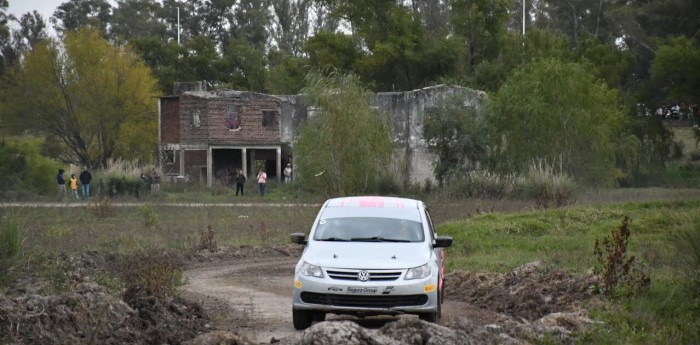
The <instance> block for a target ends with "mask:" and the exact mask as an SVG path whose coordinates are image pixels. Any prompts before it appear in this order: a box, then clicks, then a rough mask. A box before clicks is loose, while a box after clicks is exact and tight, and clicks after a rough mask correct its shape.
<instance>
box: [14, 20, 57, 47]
mask: <svg viewBox="0 0 700 345" xmlns="http://www.w3.org/2000/svg"><path fill="white" fill-rule="evenodd" d="M12 36H13V40H14V45H15V47H16V48H15V49H16V50H17V51H28V50H31V49H32V48H33V47H34V46H35V45H36V44H38V43H39V42H42V41H45V40H47V39H48V37H49V36H48V35H47V34H46V22H45V21H44V18H42V17H41V14H39V12H37V11H33V12H28V13H25V14H23V15H22V17H20V19H19V30H17V31H15V32H13V34H12Z"/></svg>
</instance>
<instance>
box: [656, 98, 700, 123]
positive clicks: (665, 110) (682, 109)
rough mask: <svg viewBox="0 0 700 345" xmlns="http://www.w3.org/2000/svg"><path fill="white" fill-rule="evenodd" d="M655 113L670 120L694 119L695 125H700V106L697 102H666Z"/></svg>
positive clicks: (663, 118)
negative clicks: (687, 103) (688, 103)
mask: <svg viewBox="0 0 700 345" xmlns="http://www.w3.org/2000/svg"><path fill="white" fill-rule="evenodd" d="M654 115H655V116H656V117H658V118H660V119H662V120H668V121H693V127H696V128H697V127H698V126H700V106H698V105H697V104H690V105H686V104H685V103H680V104H677V103H676V104H664V105H661V106H659V107H658V108H657V109H656V111H655V112H654Z"/></svg>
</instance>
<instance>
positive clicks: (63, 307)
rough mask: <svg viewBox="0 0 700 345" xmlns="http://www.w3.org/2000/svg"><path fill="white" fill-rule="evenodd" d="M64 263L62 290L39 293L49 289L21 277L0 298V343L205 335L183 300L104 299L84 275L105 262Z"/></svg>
mask: <svg viewBox="0 0 700 345" xmlns="http://www.w3.org/2000/svg"><path fill="white" fill-rule="evenodd" d="M67 261H68V262H70V269H69V272H68V273H67V274H68V276H69V277H70V278H69V282H68V291H66V292H63V293H57V294H40V293H39V292H43V291H44V290H47V289H44V288H38V289H37V288H36V287H46V286H49V285H50V284H48V283H46V282H45V281H43V280H42V279H41V278H39V277H35V276H27V277H24V278H22V279H18V280H17V281H16V282H15V283H14V284H13V286H12V288H11V289H9V294H7V295H6V296H3V297H0V343H13V344H165V343H167V344H180V343H182V342H184V341H187V340H190V339H193V338H194V337H195V336H196V335H197V334H199V333H202V332H203V331H205V330H207V326H208V324H209V321H208V319H207V317H206V315H205V314H204V312H203V310H202V308H201V307H199V306H198V305H196V304H193V303H190V302H187V301H185V300H183V299H180V298H177V297H175V298H168V297H162V296H156V295H152V294H148V293H146V292H144V291H139V290H129V291H126V293H125V294H124V297H123V299H120V298H119V297H115V296H111V295H109V294H106V293H105V292H104V290H103V288H102V287H101V286H99V285H98V284H97V283H95V282H93V281H92V280H91V278H90V276H89V275H88V272H90V271H91V270H93V269H97V266H99V265H100V264H101V263H104V262H105V261H108V260H104V258H101V257H100V256H99V255H97V254H95V253H92V254H89V255H81V256H79V257H76V258H68V260H67Z"/></svg>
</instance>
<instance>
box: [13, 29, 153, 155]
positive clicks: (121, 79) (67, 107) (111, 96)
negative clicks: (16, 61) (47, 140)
mask: <svg viewBox="0 0 700 345" xmlns="http://www.w3.org/2000/svg"><path fill="white" fill-rule="evenodd" d="M10 93H11V95H10V97H8V98H7V99H8V102H11V103H9V104H8V105H9V109H10V117H12V118H13V119H14V121H12V122H13V124H14V127H15V128H16V129H18V130H23V129H29V130H32V131H33V132H35V133H40V134H45V135H47V136H55V137H56V138H59V139H60V140H61V141H62V142H63V143H64V144H65V145H66V147H67V149H68V150H69V153H68V154H67V155H65V156H63V157H61V158H63V159H65V160H68V161H73V162H76V163H78V162H79V163H83V164H87V165H89V166H98V165H104V164H105V163H106V161H107V160H108V159H109V158H112V157H121V158H124V159H142V160H145V161H150V160H151V158H152V153H153V152H154V151H155V144H156V137H157V135H156V134H157V127H156V126H157V120H156V107H155V106H156V102H155V101H154V100H153V98H152V97H153V96H156V95H157V92H156V81H155V80H154V79H153V77H152V76H151V74H150V71H149V70H148V68H147V67H146V66H145V65H144V64H143V62H142V61H141V60H139V59H138V58H137V57H136V55H135V54H134V53H132V52H131V51H130V50H129V49H124V48H119V47H115V46H113V45H111V44H110V43H109V42H107V41H106V40H104V39H103V38H101V37H100V34H99V33H98V32H97V31H95V30H91V29H81V30H79V31H78V32H77V33H68V34H67V35H66V37H65V38H64V40H63V45H62V46H61V45H59V44H58V43H56V42H46V43H41V44H39V45H37V47H36V48H35V49H34V51H32V52H31V53H30V54H28V55H27V56H26V58H25V60H24V63H23V65H22V66H21V70H20V71H19V74H18V76H17V86H16V87H15V88H13V89H12V90H10Z"/></svg>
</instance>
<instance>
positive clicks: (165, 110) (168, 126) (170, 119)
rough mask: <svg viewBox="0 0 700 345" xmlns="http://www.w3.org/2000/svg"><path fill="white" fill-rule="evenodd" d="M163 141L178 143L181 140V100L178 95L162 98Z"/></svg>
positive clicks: (161, 133)
mask: <svg viewBox="0 0 700 345" xmlns="http://www.w3.org/2000/svg"><path fill="white" fill-rule="evenodd" d="M160 114H161V118H160V121H161V126H160V130H161V132H160V135H161V141H160V142H161V143H163V144H177V143H179V142H180V100H179V99H178V98H177V97H164V98H161V99H160Z"/></svg>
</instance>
